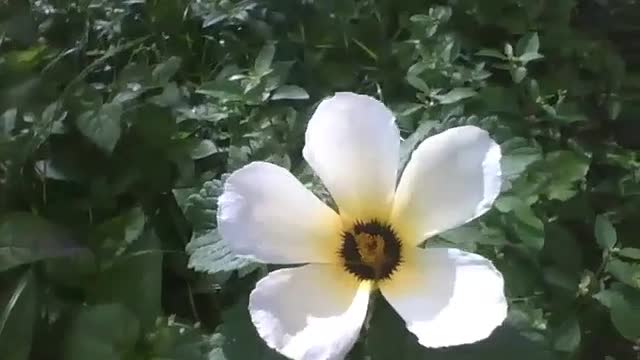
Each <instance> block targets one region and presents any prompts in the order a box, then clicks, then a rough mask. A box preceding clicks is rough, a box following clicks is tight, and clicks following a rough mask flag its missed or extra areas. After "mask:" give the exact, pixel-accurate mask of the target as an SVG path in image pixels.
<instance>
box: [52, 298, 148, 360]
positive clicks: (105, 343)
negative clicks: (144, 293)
mask: <svg viewBox="0 0 640 360" xmlns="http://www.w3.org/2000/svg"><path fill="white" fill-rule="evenodd" d="M139 335H140V323H139V322H138V320H137V319H136V317H135V316H134V315H133V314H132V313H131V312H130V311H129V310H128V309H127V308H126V307H124V306H123V305H121V304H102V305H96V306H87V307H83V308H82V309H81V310H80V311H79V312H78V314H76V316H75V317H74V319H73V321H72V323H71V329H70V330H69V332H68V333H67V334H66V337H65V356H64V358H65V359H69V360H87V359H92V360H119V359H123V358H125V355H126V354H127V353H129V352H131V351H132V350H133V349H134V346H135V344H136V342H137V341H138V337H139Z"/></svg>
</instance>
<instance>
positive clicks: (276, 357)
mask: <svg viewBox="0 0 640 360" xmlns="http://www.w3.org/2000/svg"><path fill="white" fill-rule="evenodd" d="M222 320H223V323H222V325H220V326H219V327H218V329H216V333H218V334H219V335H217V336H218V337H220V339H224V340H222V343H223V344H222V347H221V349H220V348H219V349H217V351H214V353H215V354H216V355H217V357H215V358H212V357H211V355H210V359H224V360H245V359H261V360H285V357H284V356H282V355H280V354H278V353H277V352H276V351H274V350H272V349H270V348H269V347H268V346H267V344H265V343H264V340H262V339H261V338H260V336H259V335H258V332H257V331H256V328H255V326H254V325H253V323H252V322H251V318H250V317H249V309H248V299H246V298H245V299H240V301H238V302H236V304H234V305H233V306H232V307H231V308H229V309H228V310H226V311H224V312H223V313H222Z"/></svg>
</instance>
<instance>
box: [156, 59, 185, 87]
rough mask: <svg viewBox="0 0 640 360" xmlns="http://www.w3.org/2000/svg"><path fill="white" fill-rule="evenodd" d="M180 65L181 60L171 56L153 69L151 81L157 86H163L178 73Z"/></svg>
mask: <svg viewBox="0 0 640 360" xmlns="http://www.w3.org/2000/svg"><path fill="white" fill-rule="evenodd" d="M181 64H182V59H180V58H179V57H177V56H172V57H170V58H168V59H167V60H165V61H164V62H162V63H160V64H158V65H156V67H155V68H153V71H152V72H151V79H152V80H153V82H154V83H156V84H158V85H165V84H167V83H168V82H169V81H170V80H171V78H172V77H173V76H174V75H175V74H176V73H177V72H178V70H179V69H180V65H181Z"/></svg>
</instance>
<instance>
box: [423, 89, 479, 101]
mask: <svg viewBox="0 0 640 360" xmlns="http://www.w3.org/2000/svg"><path fill="white" fill-rule="evenodd" d="M476 94H477V92H476V91H475V90H473V89H472V88H468V87H460V88H455V89H451V91H449V92H447V93H446V94H442V95H434V96H433V97H434V98H435V99H436V100H438V101H439V102H440V104H453V103H455V102H458V101H460V100H463V99H466V98H470V97H472V96H474V95H476Z"/></svg>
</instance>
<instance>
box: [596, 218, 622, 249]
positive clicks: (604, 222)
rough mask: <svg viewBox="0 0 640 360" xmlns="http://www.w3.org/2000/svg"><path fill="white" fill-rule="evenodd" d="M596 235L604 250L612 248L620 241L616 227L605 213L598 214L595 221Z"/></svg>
mask: <svg viewBox="0 0 640 360" xmlns="http://www.w3.org/2000/svg"><path fill="white" fill-rule="evenodd" d="M594 232H595V237H596V241H597V242H598V245H600V247H601V248H602V249H603V250H611V249H612V248H613V247H614V246H615V245H616V242H618V236H617V234H616V229H615V228H614V227H613V225H612V224H611V221H609V219H607V218H606V217H605V216H604V215H598V216H597V217H596V222H595V230H594Z"/></svg>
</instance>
